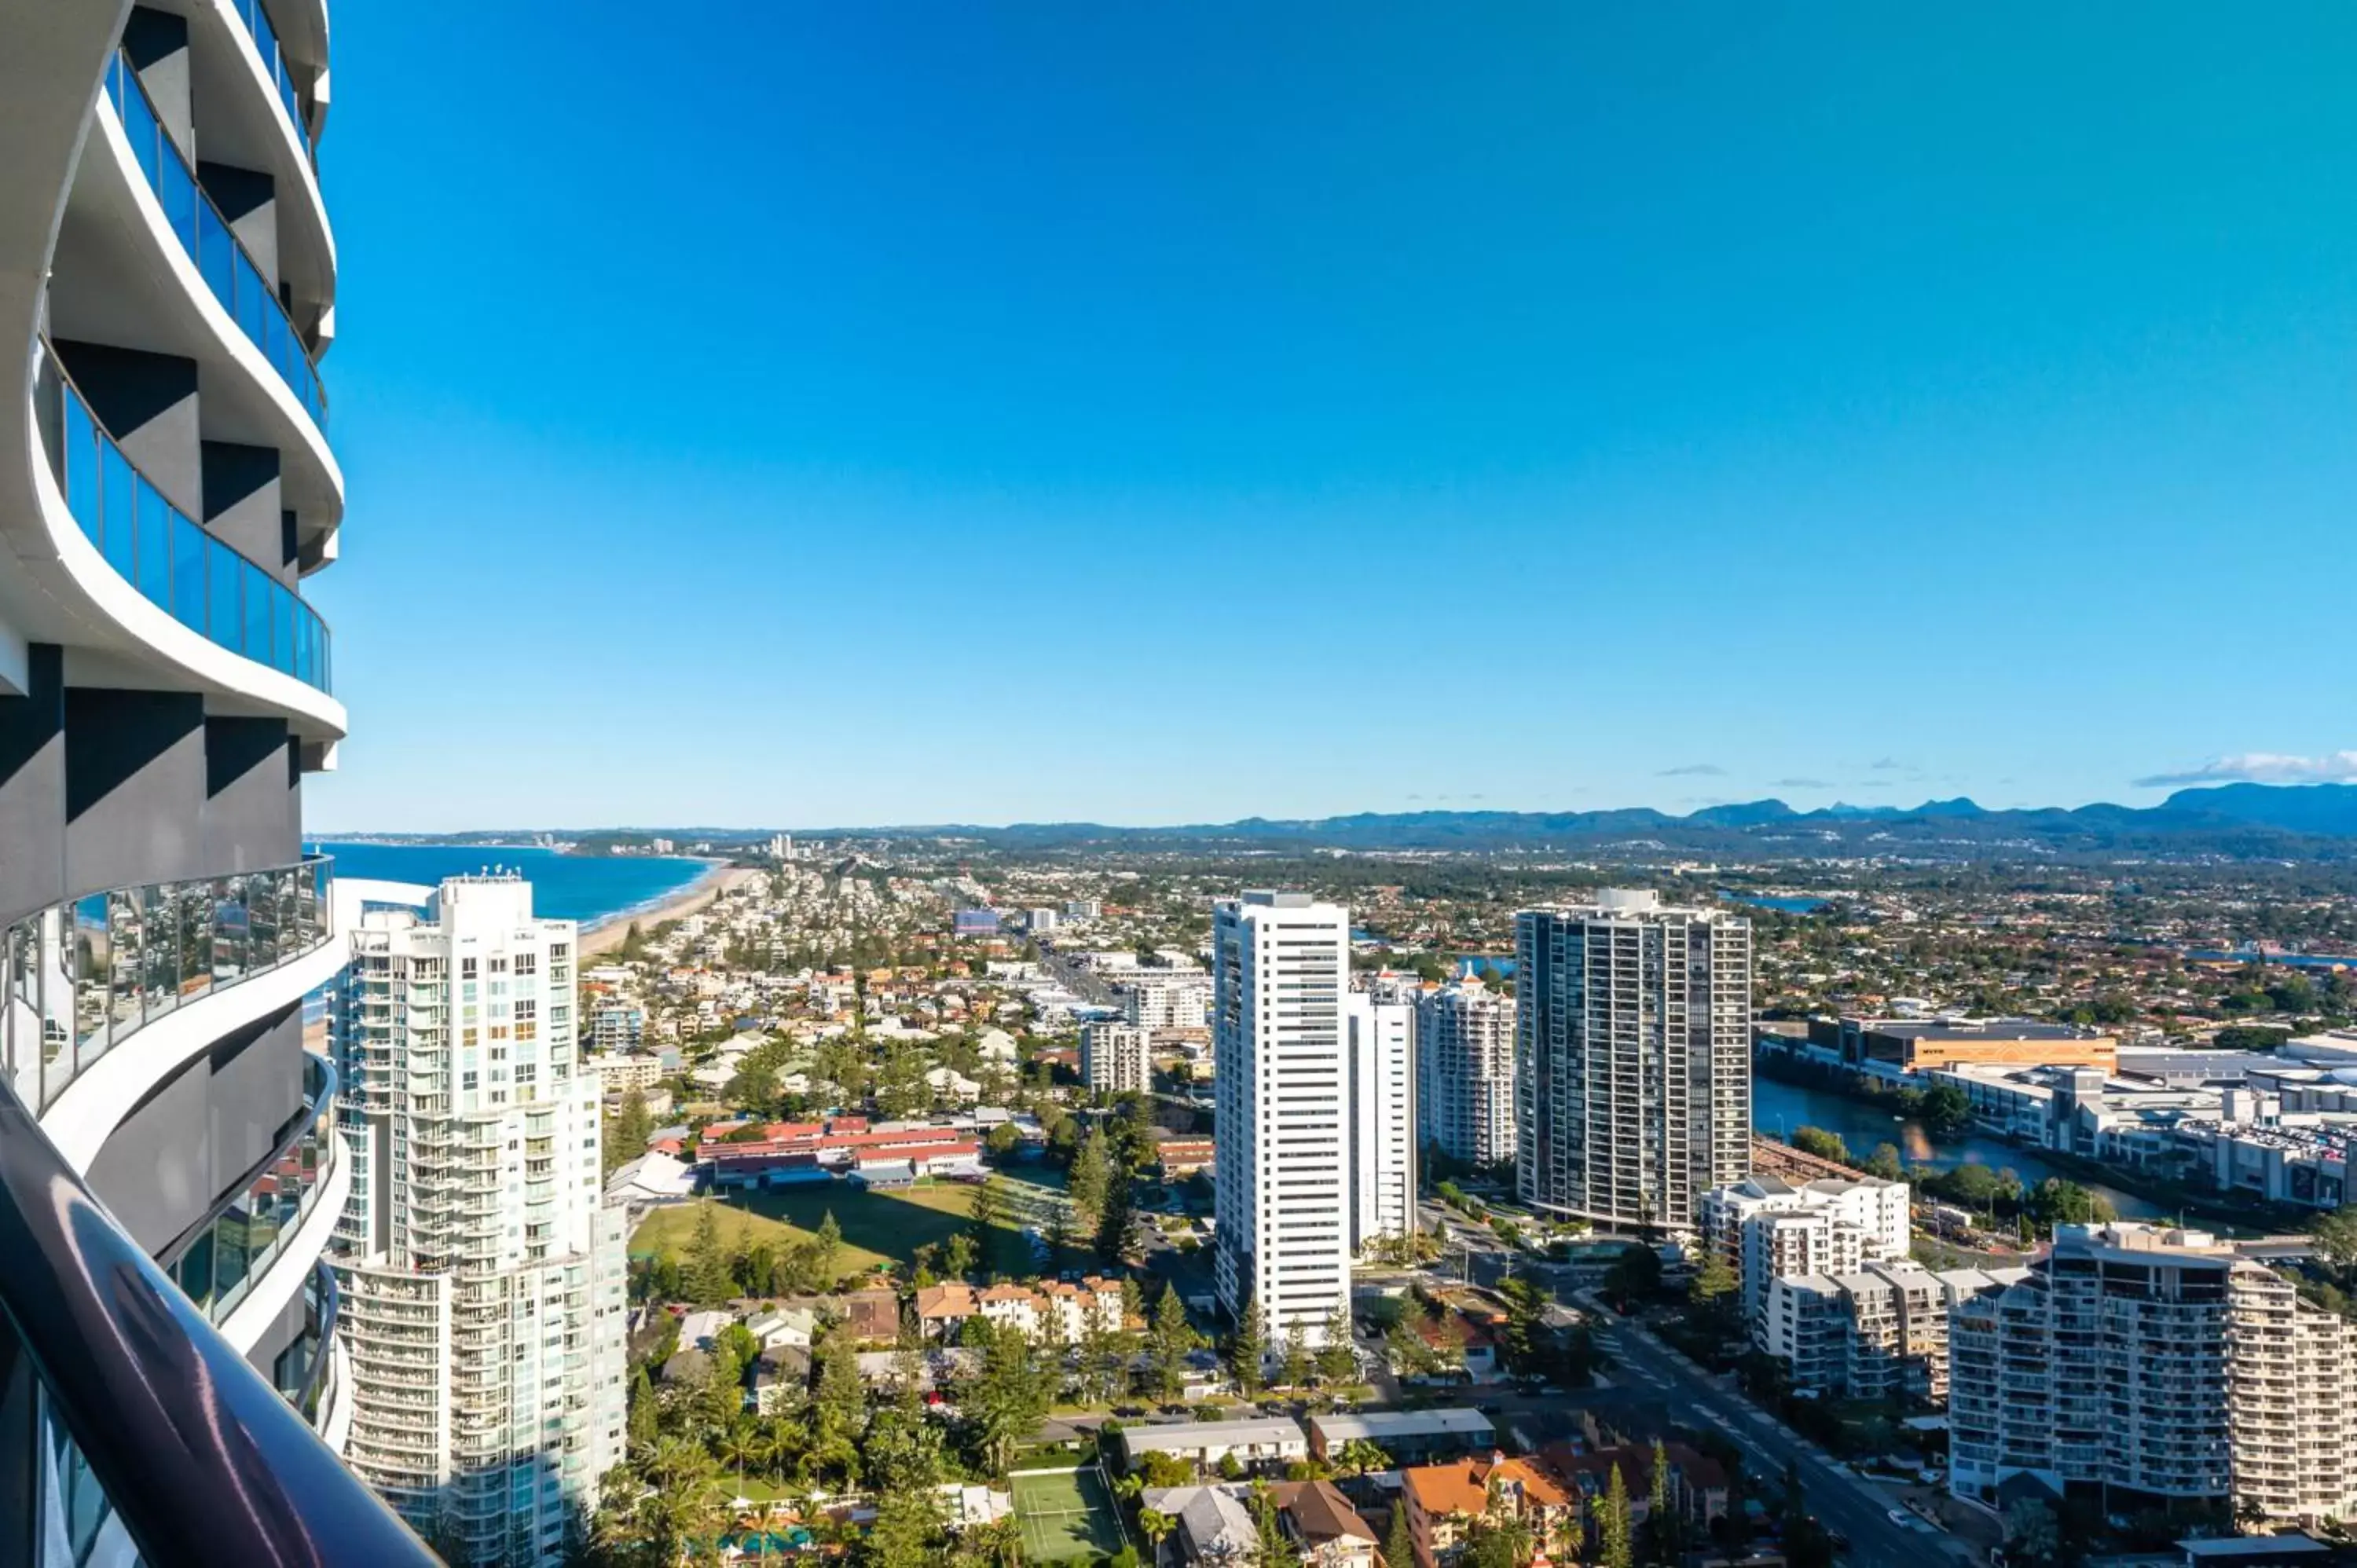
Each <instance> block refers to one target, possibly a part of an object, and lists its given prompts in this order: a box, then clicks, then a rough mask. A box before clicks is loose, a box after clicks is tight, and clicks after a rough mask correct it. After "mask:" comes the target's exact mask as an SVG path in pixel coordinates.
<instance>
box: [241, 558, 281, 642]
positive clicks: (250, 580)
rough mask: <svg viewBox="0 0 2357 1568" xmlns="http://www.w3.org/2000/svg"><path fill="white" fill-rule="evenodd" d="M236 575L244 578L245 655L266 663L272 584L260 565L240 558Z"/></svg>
mask: <svg viewBox="0 0 2357 1568" xmlns="http://www.w3.org/2000/svg"><path fill="white" fill-rule="evenodd" d="M238 575H239V576H241V577H243V578H244V579H245V634H244V642H243V647H244V649H245V656H246V657H247V658H248V659H258V660H262V662H264V664H267V663H269V662H270V590H271V588H272V586H273V585H272V583H271V581H270V579H269V577H268V576H267V575H264V572H263V570H262V568H261V567H259V566H257V565H255V564H253V562H251V561H247V560H244V559H242V558H241V559H240V560H239V562H238Z"/></svg>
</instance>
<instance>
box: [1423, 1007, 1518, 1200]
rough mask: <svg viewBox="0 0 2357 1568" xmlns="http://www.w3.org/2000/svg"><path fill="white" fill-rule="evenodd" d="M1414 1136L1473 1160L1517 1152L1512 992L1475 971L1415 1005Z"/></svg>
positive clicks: (1497, 1159)
mask: <svg viewBox="0 0 2357 1568" xmlns="http://www.w3.org/2000/svg"><path fill="white" fill-rule="evenodd" d="M1415 1070H1416V1124H1417V1140H1418V1142H1419V1143H1420V1144H1423V1145H1424V1146H1426V1147H1427V1148H1436V1149H1438V1150H1439V1151H1440V1152H1441V1153H1442V1154H1444V1155H1448V1157H1449V1158H1450V1159H1452V1160H1456V1161H1458V1162H1459V1163H1461V1164H1464V1165H1499V1164H1501V1163H1502V1162H1504V1161H1507V1160H1511V1159H1512V1158H1513V1157H1514V999H1513V998H1512V997H1511V996H1508V995H1506V994H1504V993H1501V992H1499V991H1496V990H1493V989H1491V987H1489V986H1487V985H1484V984H1482V983H1481V982H1480V981H1479V980H1477V979H1475V978H1473V977H1472V976H1470V975H1468V976H1465V977H1464V978H1462V979H1459V980H1457V981H1453V982H1451V983H1448V984H1447V985H1444V986H1442V987H1440V988H1439V989H1438V990H1437V991H1432V992H1428V993H1424V994H1423V995H1422V996H1420V997H1419V998H1418V999H1417V1002H1416V1008H1415Z"/></svg>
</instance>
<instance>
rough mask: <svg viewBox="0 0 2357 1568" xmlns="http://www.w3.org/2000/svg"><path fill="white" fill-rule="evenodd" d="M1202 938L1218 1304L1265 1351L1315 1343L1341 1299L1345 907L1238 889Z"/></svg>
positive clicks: (1344, 1299) (1346, 1294)
mask: <svg viewBox="0 0 2357 1568" xmlns="http://www.w3.org/2000/svg"><path fill="white" fill-rule="evenodd" d="M1211 942H1212V966H1211V975H1212V985H1213V988H1214V1002H1213V1004H1212V1009H1211V1013H1212V1047H1213V1050H1214V1051H1215V1053H1216V1055H1215V1058H1214V1061H1215V1070H1216V1074H1217V1081H1218V1095H1219V1099H1218V1107H1219V1137H1218V1143H1217V1146H1216V1152H1215V1166H1214V1168H1215V1170H1216V1173H1217V1177H1218V1180H1217V1185H1216V1188H1215V1194H1216V1197H1215V1201H1216V1209H1215V1215H1216V1218H1217V1220H1218V1225H1219V1235H1218V1238H1217V1240H1218V1252H1217V1255H1216V1259H1215V1262H1216V1267H1217V1277H1218V1283H1219V1293H1220V1300H1221V1303H1222V1305H1224V1306H1225V1307H1226V1308H1227V1309H1228V1311H1229V1312H1230V1313H1231V1314H1236V1315H1241V1314H1242V1313H1243V1311H1244V1310H1246V1308H1247V1306H1249V1307H1250V1309H1251V1310H1254V1311H1255V1312H1258V1313H1259V1314H1260V1315H1261V1317H1262V1321H1263V1324H1264V1325H1265V1329H1266V1332H1267V1334H1268V1337H1269V1339H1270V1342H1271V1343H1272V1345H1275V1344H1277V1343H1280V1342H1282V1340H1283V1339H1284V1338H1285V1337H1286V1335H1287V1334H1288V1333H1290V1332H1291V1331H1293V1330H1294V1329H1295V1328H1297V1327H1298V1328H1299V1329H1300V1330H1301V1332H1303V1333H1304V1334H1306V1335H1307V1336H1308V1338H1309V1341H1310V1343H1312V1344H1322V1343H1323V1342H1324V1337H1325V1329H1326V1326H1327V1325H1328V1323H1329V1321H1331V1320H1332V1319H1333V1318H1334V1317H1335V1316H1337V1315H1338V1314H1340V1315H1343V1316H1347V1315H1348V1312H1349V1309H1350V1299H1351V1209H1350V1206H1351V1138H1350V1129H1349V1123H1348V1121H1347V1119H1346V1109H1347V1106H1348V1103H1349V1082H1348V1078H1349V1073H1348V1064H1347V1061H1346V1056H1347V1047H1348V1043H1349V1042H1348V1039H1347V1036H1346V1033H1345V1026H1344V1023H1343V998H1344V995H1345V993H1346V991H1347V981H1348V975H1349V970H1350V954H1351V917H1350V912H1349V911H1348V910H1346V909H1344V908H1341V907H1340V906H1339V905H1334V904H1324V903H1319V902H1318V901H1317V900H1316V899H1313V898H1312V897H1309V896H1308V894H1306V893H1272V892H1252V893H1246V894H1245V895H1244V896H1243V897H1241V898H1236V899H1227V900H1222V902H1220V903H1219V904H1218V905H1216V906H1215V907H1214V908H1213V912H1212V918H1211Z"/></svg>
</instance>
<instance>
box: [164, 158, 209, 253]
mask: <svg viewBox="0 0 2357 1568" xmlns="http://www.w3.org/2000/svg"><path fill="white" fill-rule="evenodd" d="M156 195H157V196H158V197H160V198H161V199H162V200H163V203H164V220H165V221H166V222H167V223H169V224H171V226H172V232H173V233H175V234H177V235H178V236H179V237H180V243H181V244H183V245H186V246H188V248H189V252H190V253H191V254H193V253H194V252H195V249H196V243H197V207H198V205H199V204H198V200H197V182H196V181H195V180H193V179H191V178H189V177H188V166H187V165H186V164H184V163H182V162H181V161H180V160H179V159H178V158H175V157H167V158H166V159H165V160H164V164H163V172H162V177H161V178H160V179H159V180H158V182H157V184H156Z"/></svg>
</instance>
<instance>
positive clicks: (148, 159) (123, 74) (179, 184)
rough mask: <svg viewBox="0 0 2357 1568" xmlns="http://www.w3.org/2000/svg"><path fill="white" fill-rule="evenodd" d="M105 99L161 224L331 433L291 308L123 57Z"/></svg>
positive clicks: (113, 67) (324, 395)
mask: <svg viewBox="0 0 2357 1568" xmlns="http://www.w3.org/2000/svg"><path fill="white" fill-rule="evenodd" d="M106 96H107V99H108V101H109V102H112V103H113V105H114V112H115V113H116V115H117V116H118V117H120V118H121V120H122V121H123V134H124V135H125V136H126V137H128V138H129V139H130V142H131V156H133V157H134V158H135V159H136V160H137V162H138V164H139V172H140V173H141V174H143V175H145V176H146V177H147V187H148V188H149V189H151V190H153V191H154V192H155V193H156V199H157V200H158V201H160V202H162V203H163V206H164V220H165V222H166V223H167V224H168V225H169V226H170V228H171V231H172V232H173V233H174V234H175V235H177V236H178V239H179V242H180V248H181V249H182V250H184V251H186V252H188V259H189V260H191V261H193V262H195V263H197V271H198V272H199V273H200V274H203V276H204V280H205V286H206V287H207V288H209V289H210V290H212V293H213V297H214V298H215V299H217V300H219V301H221V308H222V309H223V310H226V311H228V312H229V314H230V318H231V320H233V321H235V322H236V323H237V327H238V330H239V331H241V332H242V333H244V334H245V335H246V337H247V338H249V339H250V340H252V342H253V346H254V347H255V348H257V349H261V350H262V357H263V358H264V359H265V360H269V361H270V365H271V368H272V369H273V370H274V371H277V372H278V375H279V379H280V380H282V381H285V383H286V385H287V388H288V389H289V390H290V391H292V392H294V394H295V401H296V402H297V403H301V404H302V405H303V407H304V408H305V409H306V410H307V411H308V412H309V413H310V415H311V419H312V421H313V423H315V424H317V425H318V427H319V428H320V429H322V430H325V429H326V428H327V427H328V391H327V388H325V387H324V386H322V385H320V383H319V371H318V368H317V366H315V365H313V364H312V363H311V355H310V352H309V350H307V349H305V348H304V347H303V336H302V334H301V333H299V332H297V331H296V330H295V322H294V319H293V318H292V317H289V316H288V315H287V314H286V306H285V305H284V304H282V303H280V301H279V298H278V296H277V295H275V294H273V293H272V292H271V289H270V285H268V284H266V283H264V281H263V277H262V269H261V268H260V267H259V266H257V265H255V264H254V260H253V254H252V253H251V252H248V251H247V250H246V248H245V242H243V241H242V240H240V239H239V238H238V237H237V231H235V230H234V229H231V227H230V226H229V220H228V219H226V218H224V217H222V216H221V209H220V208H218V207H216V206H214V205H213V199H212V198H211V197H210V196H208V195H206V194H205V188H204V187H203V186H201V185H199V184H198V183H197V177H196V173H195V171H194V170H192V169H190V168H189V167H188V160H187V159H186V158H184V157H182V156H180V148H179V145H178V143H177V142H175V141H173V140H172V137H171V135H170V134H169V133H168V132H167V131H166V130H165V129H164V122H163V118H162V116H160V115H158V114H157V113H156V103H155V101H154V100H153V99H151V98H149V97H148V96H147V89H146V87H145V84H144V83H142V82H141V81H140V80H139V71H138V70H137V68H136V67H135V66H133V65H132V63H131V61H130V59H128V58H126V57H125V56H124V54H122V53H121V52H120V51H119V50H118V51H117V52H116V54H115V56H114V59H113V60H111V61H109V62H108V64H107V68H106Z"/></svg>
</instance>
